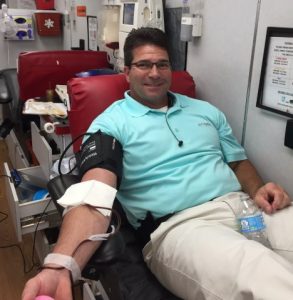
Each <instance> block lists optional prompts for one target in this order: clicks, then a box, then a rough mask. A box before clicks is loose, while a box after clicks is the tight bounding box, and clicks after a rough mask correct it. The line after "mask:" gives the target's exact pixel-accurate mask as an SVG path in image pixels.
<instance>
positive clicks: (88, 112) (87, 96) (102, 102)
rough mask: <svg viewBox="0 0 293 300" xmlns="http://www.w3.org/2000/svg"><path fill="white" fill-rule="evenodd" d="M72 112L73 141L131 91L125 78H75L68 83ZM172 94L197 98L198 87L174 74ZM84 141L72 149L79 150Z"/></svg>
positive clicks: (181, 73) (188, 78)
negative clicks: (127, 91)
mask: <svg viewBox="0 0 293 300" xmlns="http://www.w3.org/2000/svg"><path fill="white" fill-rule="evenodd" d="M67 88H68V94H69V99H70V107H71V110H70V111H69V112H68V119H69V127H70V133H71V136H72V139H74V138H76V137H77V136H79V135H80V134H82V133H84V132H86V130H87V129H88V127H89V125H90V124H91V122H92V121H93V120H94V118H95V117H96V116H98V115H99V114H100V113H102V112H103V111H104V110H105V109H106V108H107V107H108V106H109V105H110V104H112V103H113V102H114V101H116V100H119V99H122V98H124V92H125V91H126V90H128V89H129V84H128V82H127V81H126V78H125V75H124V74H114V75H100V76H92V77H86V78H72V79H70V80H69V81H68V83H67ZM170 90H171V91H173V92H175V93H181V94H184V95H187V96H190V97H195V83H194V80H193V78H192V77H191V76H190V74H189V73H187V72H185V71H173V72H172V85H171V88H170ZM80 143H81V140H79V141H77V142H76V143H75V144H74V145H73V150H74V152H77V151H78V150H79V146H80Z"/></svg>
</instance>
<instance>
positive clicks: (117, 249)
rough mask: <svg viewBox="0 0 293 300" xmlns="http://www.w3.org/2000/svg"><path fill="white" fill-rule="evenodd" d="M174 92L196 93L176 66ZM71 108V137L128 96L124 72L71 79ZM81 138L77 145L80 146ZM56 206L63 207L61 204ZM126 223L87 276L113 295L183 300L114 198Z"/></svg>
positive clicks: (60, 189)
mask: <svg viewBox="0 0 293 300" xmlns="http://www.w3.org/2000/svg"><path fill="white" fill-rule="evenodd" d="M172 76H173V80H172V86H171V91H173V92H179V93H182V94H185V95H188V96H191V97H195V83H194V81H193V78H192V77H191V76H190V75H189V74H188V73H187V72H185V71H173V73H172ZM67 87H68V93H69V98H70V103H71V104H70V105H71V110H70V111H69V112H68V120H69V127H70V132H71V135H72V139H75V138H76V137H77V136H79V135H80V134H82V133H85V132H86V130H87V128H88V127H89V125H90V123H91V122H92V121H93V119H94V118H95V117H96V116H97V115H99V114H100V113H101V112H103V111H104V110H105V109H106V108H107V107H108V106H109V105H110V104H111V103H113V102H114V101H116V100H119V99H122V98H123V97H124V92H125V91H126V90H127V89H129V85H128V82H127V81H126V78H125V75H124V74H115V75H101V76H92V77H87V78H73V79H70V80H69V82H68V83H67ZM80 144H81V140H77V141H76V142H75V143H74V145H73V149H74V152H78V151H79V147H80ZM79 180H80V178H79V177H78V176H76V175H71V174H65V175H59V176H57V177H55V178H53V179H52V180H51V181H50V182H49V183H48V190H49V193H50V195H51V197H52V199H53V200H54V201H55V203H56V200H57V199H59V198H60V197H61V196H62V195H63V193H64V192H65V190H66V189H67V188H68V187H69V186H70V185H71V184H73V183H77V182H79ZM56 206H57V208H58V209H59V210H60V212H61V211H62V208H61V207H60V206H58V204H57V203H56ZM114 208H115V209H116V210H118V211H119V213H120V215H121V218H122V225H121V228H120V230H119V232H118V233H117V234H114V235H113V236H111V237H110V238H109V239H108V240H106V241H104V242H103V243H102V245H101V247H100V248H99V249H98V250H97V251H96V253H95V254H94V255H93V257H92V258H91V259H90V261H89V262H88V263H87V265H86V267H85V268H84V270H83V272H82V275H83V277H85V278H88V279H91V280H96V281H98V280H99V281H100V282H101V284H102V286H103V288H104V290H105V292H106V294H107V296H108V298H109V299H110V300H124V299H125V300H150V299H151V300H179V298H178V297H176V296H174V295H172V294H171V293H170V292H169V291H167V290H166V289H165V288H164V287H163V286H162V285H160V283H159V282H158V281H157V279H156V278H155V277H154V275H153V274H152V273H151V272H150V270H149V269H148V268H147V266H146V265H145V263H144V261H143V257H142V252H141V250H142V249H141V244H140V243H139V242H138V240H137V235H136V232H135V230H134V229H133V228H132V227H131V226H130V225H129V224H128V222H127V220H126V218H125V216H124V213H123V209H122V207H121V206H120V205H119V203H118V201H117V200H115V203H114Z"/></svg>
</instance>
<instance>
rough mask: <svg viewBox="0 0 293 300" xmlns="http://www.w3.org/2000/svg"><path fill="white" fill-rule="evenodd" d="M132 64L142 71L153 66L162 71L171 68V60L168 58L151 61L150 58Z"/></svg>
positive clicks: (148, 69)
mask: <svg viewBox="0 0 293 300" xmlns="http://www.w3.org/2000/svg"><path fill="white" fill-rule="evenodd" d="M130 65H131V66H135V67H136V68H138V69H139V70H142V71H150V70H151V69H152V68H153V66H156V67H157V69H158V70H160V71H166V70H169V69H170V68H171V65H170V62H169V61H168V60H161V61H157V62H151V61H149V60H141V61H138V62H134V63H132V64H130Z"/></svg>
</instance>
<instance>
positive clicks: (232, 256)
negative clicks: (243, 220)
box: [143, 193, 293, 300]
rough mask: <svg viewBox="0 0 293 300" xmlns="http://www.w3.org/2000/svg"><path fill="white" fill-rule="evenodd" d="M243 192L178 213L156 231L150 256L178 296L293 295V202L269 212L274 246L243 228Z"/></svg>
mask: <svg viewBox="0 0 293 300" xmlns="http://www.w3.org/2000/svg"><path fill="white" fill-rule="evenodd" d="M239 195H240V193H230V194H227V195H225V196H222V197H219V198H217V199H215V200H213V201H210V202H207V203H205V204H203V205H199V206H197V207H193V208H190V209H187V210H185V211H182V212H180V213H177V214H176V215H174V216H173V217H171V218H170V219H168V220H167V221H166V222H164V223H162V224H161V225H160V226H159V227H158V229H157V230H156V231H154V232H153V234H152V235H151V241H150V242H149V243H148V244H147V245H146V246H145V248H144V249H143V253H144V257H145V261H146V263H147V264H148V266H149V268H150V269H151V270H152V272H153V273H154V274H155V275H156V277H157V278H158V279H159V280H160V282H161V283H162V284H163V285H164V286H165V287H166V288H167V289H169V290H170V291H172V292H173V293H174V294H175V295H177V296H178V297H180V298H183V299H188V300H201V299H210V300H211V299H224V300H229V299H231V300H244V299H245V300H248V299H265V300H279V299H280V300H281V299H282V300H290V299H293V264H292V263H293V206H292V205H291V206H290V207H289V208H286V209H283V210H281V211H279V212H277V213H275V214H273V215H272V216H269V215H265V222H266V225H267V234H268V237H269V241H270V243H271V245H272V248H273V251H272V250H270V249H268V248H266V247H264V246H262V245H261V244H259V243H257V242H255V241H250V240H247V239H246V238H245V237H244V236H243V235H241V234H240V233H239V232H238V225H237V222H236V219H235V212H236V211H237V210H238V209H239V205H240V200H239Z"/></svg>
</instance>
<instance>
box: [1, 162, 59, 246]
mask: <svg viewBox="0 0 293 300" xmlns="http://www.w3.org/2000/svg"><path fill="white" fill-rule="evenodd" d="M18 172H19V173H20V174H21V176H22V177H23V178H24V179H26V180H27V181H29V182H30V183H31V184H34V185H36V186H38V187H40V188H45V187H46V184H47V179H46V178H45V177H44V174H43V171H42V169H41V167H40V166H37V167H31V168H25V169H19V170H18ZM4 174H5V175H7V176H9V177H11V170H10V168H9V166H8V164H7V163H4ZM5 187H6V196H7V199H8V203H9V208H10V216H11V219H12V221H13V225H14V229H15V232H16V236H17V240H18V242H21V241H22V235H23V234H26V233H31V232H34V231H35V230H36V228H37V229H38V230H42V229H44V228H48V227H54V226H56V225H58V224H59V220H60V217H59V214H58V213H57V210H56V207H55V205H54V203H53V202H52V201H51V198H49V197H47V198H45V199H43V200H31V199H21V196H20V195H21V193H20V192H19V189H20V188H21V186H19V187H15V185H14V183H13V181H12V180H10V179H9V178H8V177H6V178H5ZM45 208H46V210H45ZM41 216H42V218H40V217H41Z"/></svg>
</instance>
